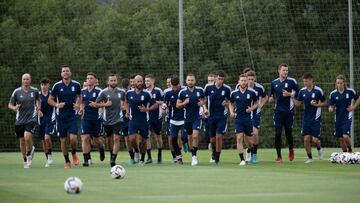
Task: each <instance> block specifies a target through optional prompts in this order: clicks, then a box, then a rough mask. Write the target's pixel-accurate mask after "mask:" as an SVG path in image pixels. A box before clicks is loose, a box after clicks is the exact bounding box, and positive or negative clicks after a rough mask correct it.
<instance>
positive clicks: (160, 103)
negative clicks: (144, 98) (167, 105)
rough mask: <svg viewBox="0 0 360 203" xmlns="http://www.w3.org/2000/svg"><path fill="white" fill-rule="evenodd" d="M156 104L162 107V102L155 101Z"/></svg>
mask: <svg viewBox="0 0 360 203" xmlns="http://www.w3.org/2000/svg"><path fill="white" fill-rule="evenodd" d="M156 103H157V104H158V105H159V106H160V105H162V104H163V103H164V102H163V101H156Z"/></svg>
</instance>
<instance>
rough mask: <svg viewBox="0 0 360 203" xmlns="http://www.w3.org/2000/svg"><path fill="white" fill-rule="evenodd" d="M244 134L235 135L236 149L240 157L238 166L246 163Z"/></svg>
mask: <svg viewBox="0 0 360 203" xmlns="http://www.w3.org/2000/svg"><path fill="white" fill-rule="evenodd" d="M243 142H244V133H236V149H237V151H238V154H239V157H240V164H239V165H240V166H244V165H246V161H245V158H244V146H243Z"/></svg>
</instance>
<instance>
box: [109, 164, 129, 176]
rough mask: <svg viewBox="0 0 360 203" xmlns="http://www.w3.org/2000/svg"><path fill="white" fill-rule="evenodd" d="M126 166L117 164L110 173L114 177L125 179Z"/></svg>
mask: <svg viewBox="0 0 360 203" xmlns="http://www.w3.org/2000/svg"><path fill="white" fill-rule="evenodd" d="M125 174H126V171H125V168H124V167H123V166H121V165H115V166H113V167H112V168H111V170H110V175H111V177H112V178H114V179H123V178H124V177H125Z"/></svg>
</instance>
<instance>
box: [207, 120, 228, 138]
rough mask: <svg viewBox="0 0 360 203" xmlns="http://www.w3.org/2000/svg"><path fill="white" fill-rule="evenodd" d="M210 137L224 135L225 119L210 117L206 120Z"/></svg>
mask: <svg viewBox="0 0 360 203" xmlns="http://www.w3.org/2000/svg"><path fill="white" fill-rule="evenodd" d="M208 125H209V131H210V132H209V133H210V137H215V136H216V135H217V134H218V135H225V133H226V130H227V117H226V116H219V117H210V118H209V119H208Z"/></svg>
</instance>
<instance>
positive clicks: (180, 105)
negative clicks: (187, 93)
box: [176, 98, 190, 109]
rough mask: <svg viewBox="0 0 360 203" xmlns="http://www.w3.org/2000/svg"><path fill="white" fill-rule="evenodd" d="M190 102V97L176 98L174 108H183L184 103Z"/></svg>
mask: <svg viewBox="0 0 360 203" xmlns="http://www.w3.org/2000/svg"><path fill="white" fill-rule="evenodd" d="M189 102H190V99H189V98H186V99H185V100H183V101H182V100H180V99H178V100H177V101H176V108H178V109H179V108H184V107H185V105H186V104H188V103H189Z"/></svg>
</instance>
